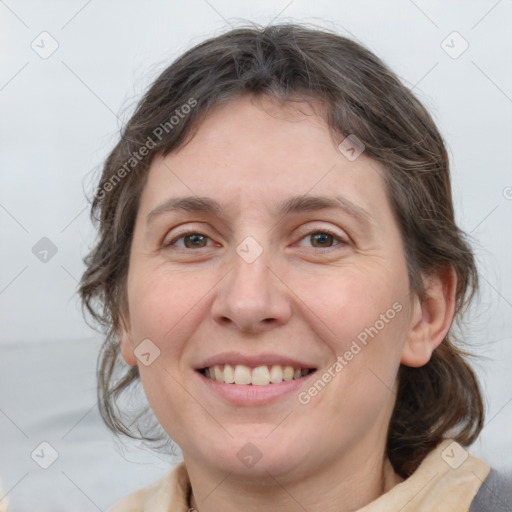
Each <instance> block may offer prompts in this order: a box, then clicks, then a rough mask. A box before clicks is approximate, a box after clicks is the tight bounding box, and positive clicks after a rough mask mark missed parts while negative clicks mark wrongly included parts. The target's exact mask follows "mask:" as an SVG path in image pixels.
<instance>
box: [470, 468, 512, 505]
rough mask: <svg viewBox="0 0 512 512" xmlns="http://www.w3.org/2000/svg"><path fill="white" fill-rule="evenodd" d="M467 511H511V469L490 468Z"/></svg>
mask: <svg viewBox="0 0 512 512" xmlns="http://www.w3.org/2000/svg"><path fill="white" fill-rule="evenodd" d="M469 512H512V471H510V472H501V471H496V470H495V469H491V472H490V473H489V475H488V476H487V478H486V479H485V480H484V483H483V484H482V486H481V487H480V489H479V490H478V493H477V495H476V496H475V499H474V500H473V502H472V503H471V508H470V509H469Z"/></svg>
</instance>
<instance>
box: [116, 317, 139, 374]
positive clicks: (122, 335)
mask: <svg viewBox="0 0 512 512" xmlns="http://www.w3.org/2000/svg"><path fill="white" fill-rule="evenodd" d="M117 336H118V340H119V341H118V343H119V350H120V351H121V355H122V356H123V359H124V360H125V362H126V364H128V365H130V366H137V359H136V357H135V354H134V352H133V351H134V346H133V340H132V336H131V334H130V331H129V329H128V328H126V327H125V326H124V322H121V327H120V328H119V330H118V334H117Z"/></svg>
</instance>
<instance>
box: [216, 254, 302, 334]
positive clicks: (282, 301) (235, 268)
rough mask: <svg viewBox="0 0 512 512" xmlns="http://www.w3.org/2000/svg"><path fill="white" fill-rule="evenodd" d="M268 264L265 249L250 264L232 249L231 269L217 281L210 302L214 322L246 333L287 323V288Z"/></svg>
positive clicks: (289, 313)
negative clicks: (216, 289)
mask: <svg viewBox="0 0 512 512" xmlns="http://www.w3.org/2000/svg"><path fill="white" fill-rule="evenodd" d="M270 263H271V262H270V261H269V258H268V257H267V254H266V251H263V253H262V254H261V255H260V256H259V257H258V258H257V259H256V260H255V261H253V262H251V263H249V262H247V261H245V260H244V259H243V258H242V257H241V256H240V255H239V254H238V253H237V252H234V255H233V258H232V267H231V271H230V272H228V274H227V275H226V276H225V277H224V279H222V280H221V281H220V283H219V285H218V286H219V289H218V293H217V295H216V296H215V300H214V302H213V304H212V316H213V319H214V321H215V322H217V323H218V324H220V325H222V326H223V327H230V328H234V329H239V330H240V331H244V332H250V333H258V332H263V331H266V330H270V329H273V328H275V327H277V326H280V325H284V324H285V323H286V322H288V320H289V318H290V316H291V311H292V306H291V301H290V291H289V288H287V286H286V285H285V283H284V282H283V280H282V278H280V276H279V272H278V271H276V270H273V269H272V268H271V266H270Z"/></svg>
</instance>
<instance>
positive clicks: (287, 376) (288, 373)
mask: <svg viewBox="0 0 512 512" xmlns="http://www.w3.org/2000/svg"><path fill="white" fill-rule="evenodd" d="M293 374H294V371H293V367H291V366H285V367H284V370H283V380H292V379H293Z"/></svg>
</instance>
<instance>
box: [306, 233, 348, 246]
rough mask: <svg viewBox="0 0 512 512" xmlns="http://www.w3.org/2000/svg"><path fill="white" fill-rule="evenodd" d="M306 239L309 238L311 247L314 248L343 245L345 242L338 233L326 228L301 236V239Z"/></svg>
mask: <svg viewBox="0 0 512 512" xmlns="http://www.w3.org/2000/svg"><path fill="white" fill-rule="evenodd" d="M307 239H309V240H310V243H311V245H312V247H314V248H316V249H333V248H335V247H336V246H338V245H339V246H343V245H345V244H346V243H347V242H345V241H344V240H342V239H341V238H340V237H339V236H338V235H336V234H335V233H331V232H330V231H328V230H321V231H312V232H310V233H308V234H307V235H306V236H305V237H303V238H302V240H307ZM336 242H338V243H336Z"/></svg>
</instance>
